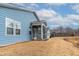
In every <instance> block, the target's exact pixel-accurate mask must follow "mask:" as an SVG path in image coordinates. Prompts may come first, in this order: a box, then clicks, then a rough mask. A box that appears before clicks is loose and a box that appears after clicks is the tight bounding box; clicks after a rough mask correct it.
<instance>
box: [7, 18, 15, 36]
mask: <svg viewBox="0 0 79 59" xmlns="http://www.w3.org/2000/svg"><path fill="white" fill-rule="evenodd" d="M13 30H14V24H13V20H11V19H9V18H6V31H7V34H8V35H13V34H14V32H13Z"/></svg>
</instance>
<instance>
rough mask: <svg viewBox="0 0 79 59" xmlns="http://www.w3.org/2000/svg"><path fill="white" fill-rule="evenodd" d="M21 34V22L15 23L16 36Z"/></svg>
mask: <svg viewBox="0 0 79 59" xmlns="http://www.w3.org/2000/svg"><path fill="white" fill-rule="evenodd" d="M20 32H21V24H20V22H17V21H15V34H16V35H20Z"/></svg>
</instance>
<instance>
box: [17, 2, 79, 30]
mask: <svg viewBox="0 0 79 59" xmlns="http://www.w3.org/2000/svg"><path fill="white" fill-rule="evenodd" d="M17 5H19V6H21V7H24V8H27V9H29V10H33V11H35V12H36V14H37V15H38V17H39V19H40V20H45V21H46V22H47V24H48V27H49V28H50V29H52V28H56V27H59V26H63V27H71V28H79V3H24V4H23V3H20V4H17Z"/></svg>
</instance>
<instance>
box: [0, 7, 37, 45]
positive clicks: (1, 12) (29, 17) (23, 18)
mask: <svg viewBox="0 0 79 59" xmlns="http://www.w3.org/2000/svg"><path fill="white" fill-rule="evenodd" d="M6 17H8V18H11V19H14V20H16V21H19V22H21V34H20V35H13V36H9V35H5V18H6ZM36 20H37V19H36V17H35V16H34V14H33V13H31V12H25V11H20V10H14V9H9V8H4V7H0V46H4V45H9V44H14V43H17V42H23V41H30V40H31V36H30V34H29V31H30V28H29V27H30V23H31V22H32V21H36Z"/></svg>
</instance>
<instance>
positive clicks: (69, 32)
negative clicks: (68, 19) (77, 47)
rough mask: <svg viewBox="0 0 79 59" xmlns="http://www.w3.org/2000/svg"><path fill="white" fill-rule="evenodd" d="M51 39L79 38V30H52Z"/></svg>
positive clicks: (58, 28)
mask: <svg viewBox="0 0 79 59" xmlns="http://www.w3.org/2000/svg"><path fill="white" fill-rule="evenodd" d="M50 34H51V37H61V36H79V28H77V29H73V28H70V27H66V28H64V27H57V28H54V29H51V30H50Z"/></svg>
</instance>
